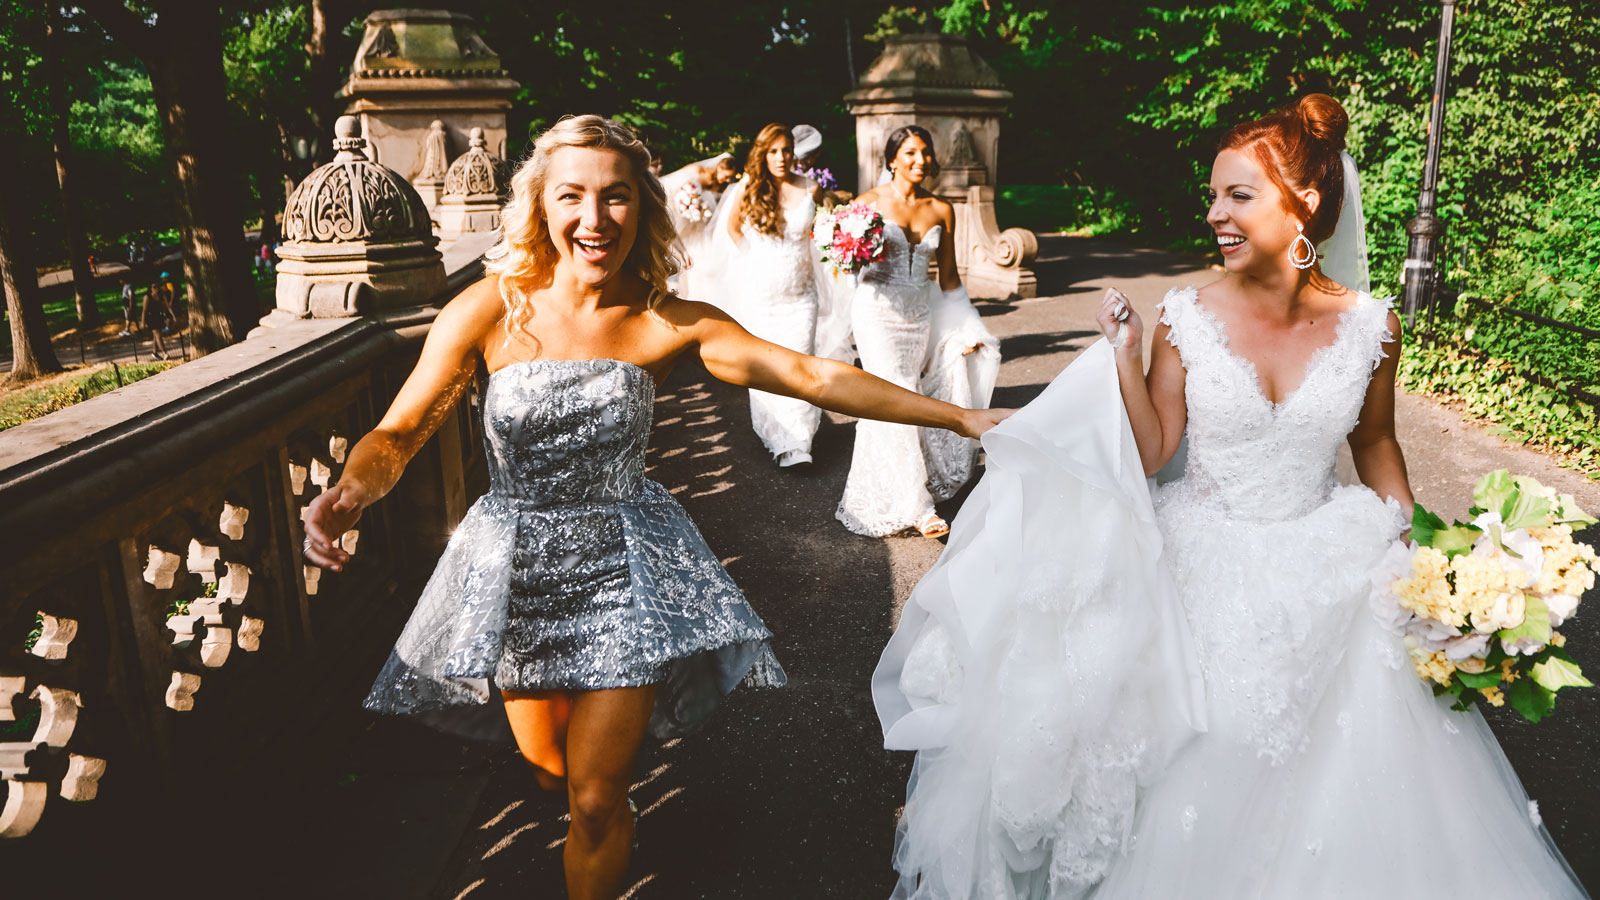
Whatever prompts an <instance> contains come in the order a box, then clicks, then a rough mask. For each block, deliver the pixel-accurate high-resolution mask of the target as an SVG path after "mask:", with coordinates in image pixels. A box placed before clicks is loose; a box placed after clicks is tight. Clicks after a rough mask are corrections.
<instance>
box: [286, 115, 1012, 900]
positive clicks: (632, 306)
mask: <svg viewBox="0 0 1600 900" xmlns="http://www.w3.org/2000/svg"><path fill="white" fill-rule="evenodd" d="M648 163H649V154H648V152H647V151H646V150H645V148H644V145H643V144H642V143H640V142H639V140H638V139H637V138H636V137H635V136H634V135H633V133H632V132H630V131H629V130H628V129H626V128H624V127H622V126H621V125H618V124H617V123H615V122H612V121H611V120H609V119H604V118H601V117H599V116H580V117H576V118H570V119H565V120H563V121H561V122H560V123H558V124H557V125H556V126H555V127H553V128H551V129H550V130H549V131H547V132H545V133H544V134H543V135H541V136H540V137H539V139H538V141H537V142H536V143H535V145H534V152H533V153H532V154H531V155H530V156H529V158H528V160H527V161H526V162H525V163H523V164H522V167H521V169H519V170H518V172H517V174H516V175H515V176H514V177H513V178H512V200H511V202H510V203H509V204H508V205H507V207H506V210H505V215H504V217H503V222H504V229H505V237H504V240H503V241H502V242H501V243H500V244H499V245H497V246H496V247H495V248H494V249H493V250H491V251H490V254H489V265H488V269H489V271H490V274H489V275H488V276H487V277H486V278H484V279H483V280H482V281H480V282H478V283H476V284H474V285H472V286H470V287H468V288H467V289H466V290H465V291H463V292H462V293H461V294H460V295H459V296H457V297H456V298H455V299H453V300H451V301H450V303H449V304H448V305H447V306H446V307H445V308H444V309H443V310H442V311H440V313H439V315H438V318H437V319H436V320H435V321H434V324H433V327H432V330H431V331H430V332H429V335H428V339H427V343H426V344H425V345H424V347H423V350H422V355H421V358H420V359H419V360H418V362H417V367H416V369H415V370H413V372H412V373H411V376H410V377H409V378H408V379H407V380H406V382H405V384H404V385H403V386H402V387H401V389H400V391H399V393H398V394H397V395H396V397H395V400H394V403H393V404H392V405H391V406H390V408H389V410H388V412H387V413H385V415H384V417H383V419H382V421H381V422H379V423H378V426H377V427H376V428H375V429H373V431H371V432H370V433H369V434H367V435H366V436H365V437H363V438H362V439H361V440H360V442H358V443H357V444H356V446H355V448H354V449H353V450H352V451H351V454H350V458H349V462H348V463H347V464H346V467H345V471H344V473H343V475H342V477H341V478H340V480H339V483H338V484H336V485H334V486H333V487H331V488H329V489H328V490H326V491H324V492H323V493H322V494H321V495H320V496H318V497H317V498H316V500H314V501H313V502H312V503H311V505H310V507H309V508H308V510H307V515H306V519H305V523H306V524H305V529H306V546H305V554H306V558H307V559H308V560H309V561H311V562H313V563H315V564H317V565H320V566H324V567H327V568H331V569H334V570H338V569H339V568H340V567H342V566H343V565H344V564H345V563H346V562H347V561H348V559H349V557H348V555H347V554H346V553H345V552H344V551H343V550H342V549H340V548H339V546H338V539H339V537H340V536H341V535H342V534H343V533H344V532H346V531H347V530H349V529H350V528H352V527H353V526H354V525H355V524H356V521H357V519H358V518H359V517H360V515H361V512H362V510H363V509H364V508H365V507H367V506H369V505H371V504H372V503H375V502H377V501H378V500H379V499H380V498H382V497H383V496H384V494H386V493H388V491H389V490H390V489H391V488H393V487H394V485H395V483H396V481H398V479H399V477H400V474H401V472H402V471H403V469H404V468H405V465H406V463H407V462H408V461H409V460H410V459H411V457H412V456H413V455H414V454H415V453H416V451H417V450H418V449H419V448H420V447H421V446H422V444H423V443H424V442H425V441H426V440H427V439H428V437H429V435H431V434H432V433H433V431H434V430H435V429H436V428H438V426H439V424H440V423H441V422H442V421H444V419H445V418H446V417H447V416H448V414H449V413H450V411H451V410H452V409H454V408H455V406H456V403H457V401H458V400H459V398H460V396H461V395H462V393H463V392H465V391H466V390H467V388H468V386H469V384H470V383H471V381H472V379H473V376H474V373H475V372H477V371H478V370H479V368H480V367H483V368H485V369H486V370H487V371H488V372H489V376H488V382H487V384H486V385H485V386H484V389H483V405H484V420H485V421H484V425H485V432H486V435H487V437H486V443H487V445H488V446H487V451H488V453H487V455H488V458H489V460H490V483H491V488H490V491H489V493H488V494H486V495H484V496H483V497H482V498H480V499H479V500H478V501H477V502H476V503H475V504H474V505H473V507H472V509H471V510H470V511H469V512H468V513H467V515H466V516H465V518H464V519H463V520H462V522H461V524H460V525H459V526H458V528H457V529H456V531H455V533H454V534H453V535H452V537H451V540H450V544H449V546H448V547H447V548H446V550H445V552H444V554H443V556H442V557H441V558H440V561H439V565H438V568H437V569H436V570H435V571H434V575H433V577H432V578H431V579H430V580H429V582H428V584H427V586H426V587H425V588H424V589H423V592H422V595H421V597H420V598H419V599H418V601H417V605H416V608H415V610H414V611H413V613H412V616H411V619H410V621H409V622H408V623H407V625H406V628H405V630H404V632H403V633H402V634H401V636H400V640H399V642H398V643H397V644H396V645H395V650H394V653H393V654H392V655H391V656H390V658H389V660H388V662H387V663H386V664H385V665H384V668H383V670H382V671H381V672H380V673H379V675H378V678H377V680H376V682H375V683H374V685H373V688H372V692H371V694H370V695H369V696H368V698H367V701H366V705H367V706H368V708H370V709H373V710H376V711H379V712H384V713H408V714H416V715H419V716H423V717H426V718H428V719H430V720H431V721H432V722H433V723H435V724H447V722H453V723H454V724H457V725H461V724H463V723H464V720H463V718H462V716H463V713H464V712H468V713H470V712H478V713H482V714H483V716H482V717H487V716H498V717H501V722H500V724H501V725H502V726H504V725H505V724H507V720H509V726H510V728H509V730H510V732H511V734H512V736H514V738H515V740H516V743H517V746H518V748H519V749H520V751H521V752H522V754H523V756H524V757H525V758H526V759H527V761H528V763H529V764H530V765H531V766H532V767H533V774H534V777H536V778H537V779H538V780H539V781H540V782H541V784H543V785H544V786H546V787H547V788H553V789H562V790H565V792H566V794H567V798H568V803H569V805H570V809H571V826H570V830H569V831H568V835H567V839H566V841H565V845H564V847H563V851H562V852H563V859H564V863H565V869H566V883H567V896H568V897H571V898H573V900H611V898H614V897H616V895H617V893H618V891H619V890H620V889H621V887H622V881H623V876H624V874H625V873H626V870H627V866H628V859H629V856H630V853H631V848H632V844H633V835H634V816H633V814H632V813H631V812H630V804H629V802H628V796H627V792H628V786H629V783H630V781H631V774H632V769H633V765H634V758H635V756H636V754H637V753H638V749H639V745H640V743H641V742H642V740H643V739H644V736H645V734H646V732H647V731H648V732H650V733H652V734H655V735H657V736H668V735H675V734H681V733H684V732H685V731H688V730H691V729H693V728H694V727H695V726H696V725H698V724H700V723H701V722H702V721H703V720H704V719H705V717H706V716H707V715H709V713H710V712H711V710H712V709H713V708H714V707H715V705H716V703H717V701H718V700H720V698H721V696H722V695H723V694H725V693H727V692H728V691H729V690H731V689H732V688H733V687H734V686H735V685H737V684H740V683H745V684H752V685H781V684H782V683H783V682H784V674H783V670H782V668H781V667H780V666H779V665H778V662H777V660H776V659H774V658H773V656H772V651H771V649H770V647H769V646H768V639H769V638H770V637H771V635H770V633H769V632H768V631H767V629H766V627H765V625H763V624H762V622H761V619H760V618H759V617H758V616H757V615H756V614H755V612H754V611H753V610H752V609H751V608H750V606H749V605H748V604H747V603H746V602H745V600H744V597H743V596H742V595H741V594H740V592H739V590H738V588H737V587H736V586H735V585H734V584H733V582H732V580H731V579H729V578H728V575H727V573H726V572H725V571H723V569H722V567H721V565H720V564H719V563H718V562H717V556H716V554H714V553H713V552H712V551H711V549H710V548H709V547H708V546H706V543H705V540H704V539H703V538H702V537H701V536H700V533H699V532H698V531H697V530H696V529H695V527H694V524H693V523H692V522H690V521H689V518H688V516H687V515H686V514H685V513H684V511H683V509H682V507H680V506H678V504H677V502H676V501H675V500H673V499H672V497H671V495H670V494H668V493H667V492H666V491H665V490H664V489H663V488H662V487H661V486H660V485H657V484H655V483H654V482H651V481H649V480H647V479H645V478H644V456H645V445H646V443H647V440H648V437H649V428H650V422H651V410H652V407H653V403H654V398H655V387H656V385H657V384H658V383H659V382H660V381H662V380H664V379H665V378H666V377H667V375H668V373H670V372H671V371H672V368H673V366H674V365H676V364H677V363H678V361H679V360H682V359H691V360H694V361H696V362H698V363H699V364H700V365H703V366H704V367H705V368H706V370H707V371H709V372H710V373H711V374H712V375H714V376H716V377H718V378H721V379H723V380H726V381H728V382H731V383H733V384H737V385H742V386H746V387H751V388H758V389H762V390H766V391H771V392H773V393H776V394H782V395H784V396H792V397H798V398H803V399H804V400H806V401H808V402H812V403H816V404H818V405H820V406H823V407H826V408H828V409H834V410H838V411H840V412H843V413H846V414H849V415H855V416H882V417H885V418H889V419H893V420H896V421H901V422H907V423H911V424H914V425H920V426H932V427H948V428H953V429H956V430H957V431H959V432H960V433H962V434H964V435H968V436H973V437H975V436H977V435H979V434H981V433H983V432H984V431H986V430H987V429H988V428H990V427H991V426H992V425H993V424H994V423H996V422H998V421H999V420H1001V419H1003V418H1004V417H1005V413H1004V412H1000V411H991V410H981V411H972V410H965V409H959V408H957V407H954V406H951V405H950V404H946V403H940V402H938V401H935V400H931V399H928V398H926V397H922V396H919V395H917V394H914V393H912V392H910V391H905V390H901V389H900V388H897V387H895V386H894V385H891V384H888V383H886V382H884V381H882V380H880V379H877V378H873V377H872V376H870V375H867V374H865V373H863V372H861V371H859V370H857V369H854V368H852V367H850V366H846V365H843V364H840V363H837V362H833V361H829V360H821V359H815V358H812V357H808V356H805V355H803V354H799V353H795V352H793V351H791V350H787V349H784V348H783V347H779V346H777V345H775V344H771V343H768V342H766V341H763V340H761V339H759V338H756V337H753V336H751V335H750V334H749V333H748V332H746V331H745V330H744V329H742V328H740V327H739V326H738V325H737V324H736V323H735V322H734V321H733V320H732V319H730V318H729V317H728V316H726V315H725V314H723V313H721V312H720V311H719V310H717V309H715V308H713V307H711V306H708V305H706V304H703V303H695V302H691V301H688V300H682V299H679V298H677V297H675V296H672V295H671V294H669V293H668V292H667V290H666V281H667V278H668V277H669V276H670V275H672V274H673V272H674V271H675V270H676V268H677V262H676V261H675V260H674V259H673V257H672V252H671V246H672V241H673V238H674V232H673V229H672V225H671V223H670V221H669V220H668V217H667V211H666V206H665V204H666V197H665V194H664V193H663V191H662V188H661V183H660V181H659V180H657V179H656V178H655V177H654V176H653V175H650V174H649V172H648V169H647V165H648ZM496 695H498V696H499V697H500V698H501V699H503V701H504V713H503V714H502V713H500V712H499V711H498V709H496V707H494V706H493V705H491V704H490V702H489V701H490V700H491V699H493V698H494V697H495V696H496ZM480 724H481V723H480Z"/></svg>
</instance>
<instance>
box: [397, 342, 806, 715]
mask: <svg viewBox="0 0 1600 900" xmlns="http://www.w3.org/2000/svg"><path fill="white" fill-rule="evenodd" d="M654 404H655V380H654V379H653V378H652V377H651V375H650V373H649V372H647V371H645V370H644V369H642V368H640V367H638V366H636V365H633V364H632V363H627V362H622V361H619V360H614V359H590V360H532V361H527V362H520V363H513V364H511V365H509V366H507V367H505V368H503V369H500V370H498V371H496V372H494V373H493V374H492V375H491V376H490V378H489V384H488V388H487V390H486V392H485V395H484V422H485V425H486V428H485V431H486V434H487V439H486V442H487V445H488V459H489V473H490V489H489V492H488V493H487V494H485V495H484V496H483V497H482V498H480V499H479V500H478V502H477V503H475V504H473V506H472V508H471V509H470V510H469V511H468V512H467V515H466V516H465V518H463V519H462V521H461V524H460V526H459V527H458V528H457V529H456V531H455V533H454V535H452V536H451V538H450V543H449V546H448V547H446V549H445V551H444V555H443V556H442V557H441V558H440V560H439V565H438V568H437V569H435V570H434V573H433V577H432V578H430V579H429V580H428V584H427V586H426V587H425V588H423V591H422V596H421V597H420V598H419V599H418V600H417V605H416V609H415V611H414V612H413V613H412V615H411V619H410V621H409V622H407V624H406V627H405V630H404V631H403V632H402V633H401V635H400V639H399V641H398V642H397V643H396V644H395V648H394V652H393V653H392V654H390V656H389V660H388V662H387V663H385V664H384V667H383V670H382V671H381V672H380V673H379V675H378V679H377V681H376V682H375V683H374V684H373V686H372V692H371V693H370V694H369V695H368V696H367V700H366V707H367V708H368V709H371V710H374V711H376V712H380V713H409V714H416V715H419V716H421V717H423V718H425V719H427V720H429V721H430V722H432V724H435V725H439V726H441V727H444V728H447V729H449V730H454V731H460V732H464V733H473V734H479V735H483V734H486V733H487V732H486V730H485V727H484V717H483V716H481V715H478V714H477V713H479V712H484V711H488V710H490V709H492V707H493V704H494V702H495V701H496V700H497V697H498V692H499V691H500V690H511V691H535V690H552V689H566V690H597V689H603V688H618V687H637V686H640V685H646V684H657V683H659V684H661V685H662V687H661V690H660V692H659V693H658V695H657V699H656V708H655V712H654V715H653V717H652V719H651V732H652V733H653V734H655V735H656V736H658V737H671V736H674V735H678V734H683V733H685V732H688V731H692V730H693V729H694V728H695V727H696V726H697V725H699V724H700V723H701V722H702V721H704V719H705V718H706V717H707V716H708V715H709V714H710V713H711V711H712V710H713V709H714V708H715V707H716V705H717V703H718V702H719V701H720V700H721V698H722V697H723V696H724V695H725V694H727V693H728V692H729V691H731V690H733V689H734V688H735V687H736V686H738V685H739V684H741V683H744V684H747V685H752V686H773V687H775V686H780V685H782V684H783V683H784V681H785V677H784V673H783V668H782V667H781V666H780V665H779V664H778V661H777V659H776V658H775V657H774V656H773V654H772V649H771V647H770V646H769V644H768V642H769V640H770V638H771V637H772V634H771V632H769V631H768V630H767V628H766V626H765V625H764V624H762V622H761V619H760V617H759V616H757V615H756V613H755V611H754V610H753V609H751V608H750V605H749V604H748V603H746V602H745V599H744V596H743V595H742V594H741V593H740V592H739V589H738V587H736V586H735V585H734V583H733V580H732V579H731V578H729V577H728V573H727V572H726V571H725V570H724V569H723V568H722V564H721V563H720V562H718V560H717V557H716V555H715V554H713V553H712V552H711V548H710V547H708V546H707V545H706V542H705V539H704V538H703V537H701V536H700V532H699V530H698V529H696V528H695V527H694V523H693V522H691V521H689V516H688V514H687V513H685V512H684V511H683V507H681V506H679V505H678V502H677V500H675V499H673V497H672V495H670V494H668V493H667V492H666V490H665V489H663V488H662V487H661V486H660V485H659V484H656V483H655V482H653V481H650V480H648V479H646V478H645V477H644V459H645V446H646V444H647V442H648V440H649V435H650V423H651V414H652V411H653V407H654ZM490 730H492V729H490Z"/></svg>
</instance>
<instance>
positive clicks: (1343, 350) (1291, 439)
mask: <svg viewBox="0 0 1600 900" xmlns="http://www.w3.org/2000/svg"><path fill="white" fill-rule="evenodd" d="M1197 296H1198V294H1197V292H1196V291H1195V289H1194V288H1192V287H1190V288H1182V289H1176V288H1175V289H1173V290H1171V291H1169V292H1168V293H1167V296H1166V299H1165V300H1164V301H1163V302H1162V304H1161V321H1162V322H1164V323H1165V324H1167V325H1168V326H1170V328H1171V330H1170V331H1169V332H1168V334H1167V340H1168V341H1169V342H1171V343H1172V345H1173V346H1175V347H1177V348H1178V352H1179V353H1180V354H1181V355H1182V357H1183V367H1184V371H1185V373H1186V376H1185V386H1184V400H1185V402H1186V403H1187V405H1188V410H1189V422H1188V428H1187V431H1186V433H1185V434H1186V437H1187V438H1188V442H1189V447H1188V459H1187V462H1186V464H1185V468H1184V481H1185V482H1187V483H1188V484H1189V485H1190V489H1191V490H1199V491H1201V492H1204V493H1206V494H1208V495H1209V496H1210V497H1212V498H1214V499H1215V501H1216V502H1218V503H1220V504H1221V505H1222V506H1223V507H1224V508H1225V510H1226V512H1227V514H1228V516H1229V517H1230V518H1234V519H1244V520H1256V521H1262V520H1276V519H1287V518H1293V517H1296V516H1301V515H1304V514H1306V513H1308V512H1310V511H1311V510H1312V509H1314V508H1316V507H1317V506H1319V505H1321V504H1322V503H1324V502H1326V500H1327V499H1328V496H1329V494H1330V493H1331V492H1332V490H1333V487H1334V485H1335V483H1336V482H1335V480H1334V465H1335V462H1336V459H1337V455H1338V452H1339V447H1340V445H1341V444H1342V443H1343V442H1344V440H1345V438H1346V436H1347V435H1349V433H1350V430H1351V429H1352V428H1354V427H1355V425H1356V421H1357V419H1358V418H1359V416H1360V413H1361V406H1362V402H1363V401H1364V399H1365V397H1366V392H1367V383H1368V381H1369V380H1370V379H1371V377H1372V372H1373V370H1374V369H1375V368H1377V365H1378V361H1379V360H1380V359H1382V358H1384V357H1385V356H1386V355H1387V354H1385V353H1384V350H1383V344H1384V343H1385V342H1387V341H1389V340H1391V339H1392V335H1390V334H1389V330H1388V314H1389V306H1390V304H1389V302H1388V301H1383V300H1376V299H1374V298H1373V297H1371V296H1370V295H1367V294H1360V295H1358V296H1357V298H1356V302H1355V304H1354V305H1353V306H1351V307H1350V308H1349V309H1348V310H1346V311H1345V312H1344V313H1343V314H1341V315H1340V317H1339V324H1338V327H1337V329H1336V330H1335V335H1334V339H1333V341H1332V342H1331V343H1329V344H1328V345H1326V346H1324V347H1322V348H1320V349H1318V350H1317V351H1316V352H1315V353H1314V354H1312V356H1311V358H1310V360H1309V361H1308V362H1307V363H1306V371H1305V377H1304V379H1303V380H1302V381H1301V383H1300V386H1299V387H1298V388H1296V389H1295V391H1294V392H1293V393H1292V394H1290V395H1289V396H1287V397H1285V398H1284V400H1283V402H1281V403H1273V402H1271V401H1270V400H1268V399H1267V398H1266V396H1265V395H1264V394H1263V393H1262V391H1261V385H1260V381H1259V379H1258V378H1257V374H1256V369H1255V365H1254V364H1253V363H1251V362H1250V361H1248V360H1246V359H1243V358H1241V357H1239V356H1238V355H1236V354H1234V353H1233V352H1232V351H1231V350H1230V349H1229V348H1228V336H1227V333H1226V332H1225V331H1224V330H1223V327H1222V324H1221V323H1220V322H1218V321H1217V320H1216V318H1214V317H1213V316H1212V315H1211V313H1210V312H1208V311H1207V310H1206V309H1205V307H1203V306H1201V305H1200V304H1199V303H1198V302H1197Z"/></svg>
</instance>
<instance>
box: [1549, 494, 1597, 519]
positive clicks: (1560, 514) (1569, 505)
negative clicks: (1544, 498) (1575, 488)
mask: <svg viewBox="0 0 1600 900" xmlns="http://www.w3.org/2000/svg"><path fill="white" fill-rule="evenodd" d="M1555 518H1556V522H1557V523H1563V522H1564V523H1567V524H1571V525H1600V519H1596V518H1595V517H1594V516H1591V515H1589V514H1588V513H1586V512H1584V511H1583V510H1581V509H1579V508H1578V501H1576V500H1574V499H1572V495H1571V494H1561V495H1560V496H1558V497H1557V498H1556V509H1555Z"/></svg>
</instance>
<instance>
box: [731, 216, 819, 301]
mask: <svg viewBox="0 0 1600 900" xmlns="http://www.w3.org/2000/svg"><path fill="white" fill-rule="evenodd" d="M816 212H817V207H816V204H814V203H812V202H811V196H810V195H809V194H805V195H802V197H801V199H799V200H797V201H794V202H791V203H790V204H788V205H787V206H785V207H784V208H783V233H782V234H781V235H771V234H762V233H761V232H759V231H756V230H755V229H754V228H751V227H750V226H749V224H746V225H745V226H744V240H743V241H742V242H741V244H740V248H739V251H738V256H737V257H736V259H735V262H734V266H733V270H732V271H731V272H730V273H729V276H730V283H729V284H727V285H726V286H725V290H726V291H727V292H730V293H732V294H733V295H735V296H737V297H738V298H739V299H738V303H739V307H740V310H741V312H742V311H743V310H744V309H748V308H751V307H752V305H755V304H763V303H770V302H773V300H774V299H776V300H777V301H778V302H783V301H784V300H785V299H796V300H799V299H804V300H806V301H807V302H808V303H810V304H812V305H815V303H816V285H815V284H814V283H813V279H812V271H811V270H812V262H811V241H810V239H809V235H810V234H811V222H812V220H813V219H815V218H816Z"/></svg>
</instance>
